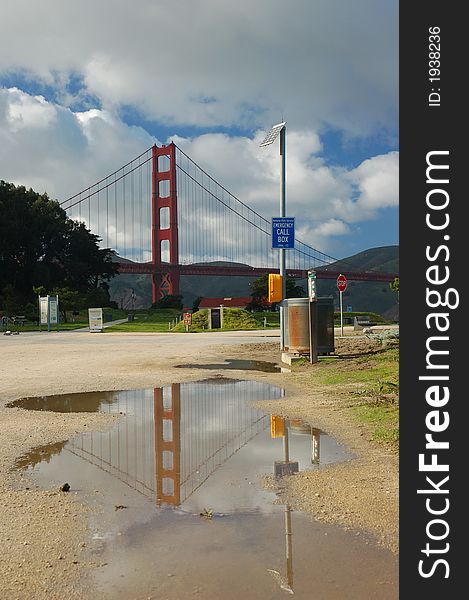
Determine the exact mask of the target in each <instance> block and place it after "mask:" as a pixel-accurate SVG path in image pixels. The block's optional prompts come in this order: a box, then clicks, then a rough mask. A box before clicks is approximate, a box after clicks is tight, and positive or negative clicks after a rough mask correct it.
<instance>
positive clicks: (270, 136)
mask: <svg viewBox="0 0 469 600" xmlns="http://www.w3.org/2000/svg"><path fill="white" fill-rule="evenodd" d="M279 134H280V216H281V217H285V216H286V215H285V210H286V208H285V207H286V200H285V189H286V185H285V179H286V151H285V139H286V135H287V128H286V122H283V123H278V124H277V125H274V126H273V127H272V129H271V130H270V131H269V132H268V133H267V135H266V136H265V138H264V140H263V142H262V143H261V147H263V146H270V144H272V143H273V142H275V140H276V139H277V136H278V135H279ZM280 276H281V277H282V301H281V303H280V350H282V351H283V349H284V337H285V332H284V313H283V301H284V300H285V296H286V285H287V282H286V279H285V276H286V269H285V248H280Z"/></svg>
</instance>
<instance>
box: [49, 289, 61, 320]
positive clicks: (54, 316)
mask: <svg viewBox="0 0 469 600" xmlns="http://www.w3.org/2000/svg"><path fill="white" fill-rule="evenodd" d="M49 322H50V324H51V325H57V323H58V322H59V302H58V298H57V296H49Z"/></svg>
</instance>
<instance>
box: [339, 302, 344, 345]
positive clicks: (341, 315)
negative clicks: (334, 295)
mask: <svg viewBox="0 0 469 600" xmlns="http://www.w3.org/2000/svg"><path fill="white" fill-rule="evenodd" d="M342 293H343V292H342V291H340V292H339V294H340V331H341V334H340V335H341V336H342V337H344V318H343V306H342Z"/></svg>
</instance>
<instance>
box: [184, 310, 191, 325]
mask: <svg viewBox="0 0 469 600" xmlns="http://www.w3.org/2000/svg"><path fill="white" fill-rule="evenodd" d="M184 325H187V326H189V327H190V326H191V325H192V313H190V312H185V313H184Z"/></svg>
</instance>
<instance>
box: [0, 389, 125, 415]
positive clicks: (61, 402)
mask: <svg viewBox="0 0 469 600" xmlns="http://www.w3.org/2000/svg"><path fill="white" fill-rule="evenodd" d="M119 393H120V392H83V393H75V394H57V395H55V396H30V397H29V396H28V397H26V398H20V399H19V400H15V401H14V402H10V403H9V404H7V405H6V406H7V407H8V408H14V407H19V408H26V409H27V410H50V411H52V412H98V411H101V412H107V409H109V407H111V406H112V405H113V404H114V403H115V401H116V399H117V397H118V395H119Z"/></svg>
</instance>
